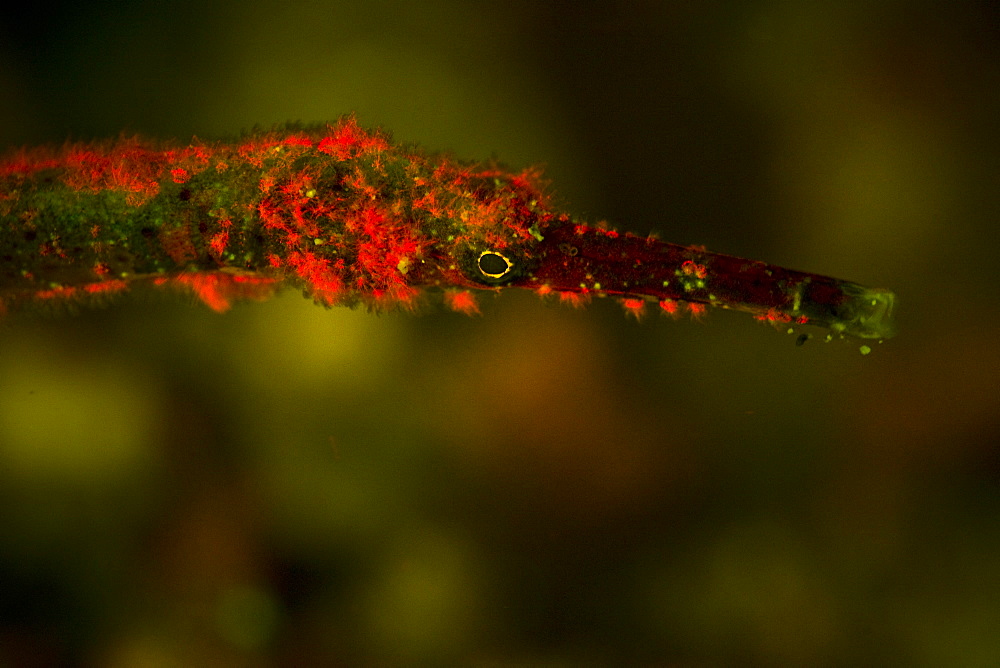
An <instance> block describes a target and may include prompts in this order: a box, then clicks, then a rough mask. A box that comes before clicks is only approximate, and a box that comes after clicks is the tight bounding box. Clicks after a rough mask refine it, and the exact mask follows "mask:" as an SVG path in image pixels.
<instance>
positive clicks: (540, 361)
mask: <svg viewBox="0 0 1000 668" xmlns="http://www.w3.org/2000/svg"><path fill="white" fill-rule="evenodd" d="M22 4H23V6H22V7H21V8H20V9H5V10H3V13H2V14H0V149H9V148H14V147H17V146H21V145H25V144H35V143H45V142H56V143H60V142H63V141H64V140H66V139H67V138H72V139H89V138H96V137H104V136H113V135H117V134H118V133H120V132H122V131H125V132H138V133H141V134H144V135H149V136H156V137H167V138H170V137H173V138H179V139H182V140H186V139H187V138H189V137H191V136H192V135H197V136H199V137H204V138H216V137H224V136H231V135H233V134H235V133H238V132H239V131H240V130H242V129H244V128H249V127H252V126H253V125H255V124H265V125H269V124H272V123H277V122H283V121H288V120H301V121H322V120H328V119H334V118H336V117H338V116H340V115H341V114H343V113H346V112H351V111H354V112H357V114H358V117H359V119H360V120H361V122H362V123H363V124H365V125H369V126H382V127H384V128H386V129H389V130H391V131H392V132H393V133H394V135H395V137H396V138H398V139H400V140H403V141H415V142H419V143H421V144H423V145H425V146H426V147H428V148H430V149H435V150H448V151H452V152H454V153H455V154H456V155H457V156H460V157H464V158H476V159H486V158H489V157H491V156H496V157H499V158H500V159H502V160H504V161H505V162H507V163H508V164H510V165H511V166H513V167H517V168H521V167H525V166H528V165H534V164H542V165H544V166H545V168H546V174H547V176H548V177H549V178H551V179H552V181H553V188H554V189H555V191H556V192H557V193H558V194H559V196H560V197H561V200H562V201H563V202H565V203H566V207H567V208H568V209H570V210H572V211H573V212H575V213H577V214H580V215H582V216H585V217H587V218H588V219H590V220H595V221H596V220H608V221H611V222H612V223H613V224H615V225H617V226H619V227H620V228H621V229H627V230H631V231H634V232H637V233H642V234H645V233H647V232H649V231H651V230H655V231H657V232H659V233H660V236H661V238H663V239H665V240H668V241H673V242H677V243H684V244H704V245H706V246H707V247H709V248H711V249H714V250H718V251H722V252H728V253H732V254H736V255H742V256H746V257H751V258H755V259H762V260H767V261H769V262H774V263H778V264H783V265H785V266H790V267H793V268H799V269H805V270H808V271H814V272H817V273H825V274H830V275H835V276H838V277H841V278H846V279H851V280H855V281H857V282H860V283H864V284H868V285H873V286H883V287H888V288H892V289H894V290H896V291H897V292H898V295H899V320H900V335H899V336H898V337H897V338H896V339H894V340H892V341H891V342H887V343H885V344H883V345H879V346H875V350H874V352H873V353H872V354H871V355H869V356H867V357H863V356H861V355H860V354H859V352H858V342H835V343H831V344H823V343H821V342H819V341H818V340H813V341H812V342H809V343H807V344H806V345H805V346H803V347H796V346H795V345H793V342H794V337H789V336H787V335H785V334H782V333H778V332H775V331H773V330H771V329H769V328H767V327H764V326H761V325H759V324H757V323H755V322H754V321H753V320H752V319H751V318H749V317H747V316H745V315H741V314H733V313H727V312H712V313H710V314H709V315H708V316H707V317H706V318H705V319H704V321H703V322H700V323H699V322H691V321H689V320H686V319H684V320H681V321H678V322H673V321H671V320H670V319H668V318H650V319H647V321H645V322H643V323H641V324H636V323H635V322H633V321H631V320H626V319H625V317H624V316H623V315H622V311H621V308H620V307H619V306H618V305H617V304H615V303H613V302H611V301H600V300H599V301H598V302H596V303H594V304H592V305H591V306H590V307H588V308H587V309H585V310H581V311H575V310H572V309H567V308H561V307H558V306H553V305H550V304H546V303H543V302H542V301H541V300H539V299H538V298H537V297H535V296H534V295H531V294H514V293H512V292H511V293H506V294H504V295H503V296H502V297H500V298H498V299H493V298H488V299H485V300H483V304H482V306H483V315H482V316H481V317H474V318H468V317H465V316H461V315H456V314H453V313H449V312H446V311H444V310H433V309H431V310H429V312H428V313H426V314H423V315H419V316H412V315H404V314H390V315H382V316H374V315H369V314H367V313H364V312H361V311H351V310H348V309H333V310H324V309H322V308H319V307H316V306H314V305H312V304H311V303H310V302H309V301H307V300H304V299H302V298H301V297H300V296H299V295H297V294H284V295H283V296H281V297H279V298H277V299H274V300H272V301H269V302H265V303H249V304H243V305H239V306H237V307H236V308H234V309H233V310H232V311H231V312H229V313H227V314H225V315H221V316H220V315H218V314H216V313H213V312H211V311H209V310H208V309H206V308H204V307H201V306H198V305H196V304H193V300H192V299H190V298H188V297H184V296H173V295H163V296H160V295H157V296H152V297H151V296H142V295H139V296H135V297H132V298H128V297H126V298H124V299H121V300H119V301H117V302H115V303H114V304H113V305H111V306H109V307H108V308H105V309H97V310H90V311H86V312H82V313H80V314H79V315H77V316H72V317H59V318H31V317H17V318H8V319H7V320H5V321H4V322H2V323H0V666H4V667H5V666H45V665H88V666H108V667H125V666H139V665H142V666H180V665H185V666H187V665H240V666H251V665H258V666H267V665H288V666H292V665H294V666H304V665H414V664H418V665H447V664H465V665H545V666H557V665H574V664H580V663H586V664H602V663H612V662H629V663H639V664H658V665H720V664H729V665H732V664H745V663H753V664H756V665H776V664H799V665H806V664H811V665H846V664H852V663H863V664H868V665H875V664H883V665H884V664H890V663H892V664H908V665H926V666H940V665H962V666H975V665H983V666H985V665H995V664H996V663H997V661H998V660H1000V632H998V629H1000V566H998V564H1000V447H998V445H997V443H998V441H1000V410H998V409H1000V399H998V390H1000V348H998V345H997V343H996V342H997V340H998V337H1000V317H998V315H1000V305H998V302H1000V297H998V287H1000V278H998V275H997V272H996V268H997V262H996V257H995V256H996V252H997V250H998V244H997V243H996V234H997V227H998V225H997V222H998V214H1000V206H998V202H1000V198H998V189H1000V159H998V156H1000V151H998V127H1000V126H998V124H997V119H998V118H1000V104H998V97H1000V65H998V63H1000V27H998V25H1000V13H998V10H997V9H996V5H995V4H994V3H988V2H958V3H948V4H945V3H933V2H919V1H918V2H912V1H905V2H904V1H901V0H900V1H893V0H874V1H872V2H865V3H860V2H844V3H796V2H779V1H772V2H769V1H756V2H710V3H667V2H643V1H638V2H635V1H632V2H619V3H596V2H569V1H565V2H528V1H525V0H509V1H508V2H504V3H473V2H461V1H459V0H433V1H431V2H412V3H411V2H387V1H384V2H364V3H362V2H357V3H340V2H321V1H317V0H313V1H307V2H301V3H287V2H277V1H275V0H251V1H250V2H217V1H213V0H202V1H199V2H192V1H190V0H182V1H181V2H173V3H157V4H154V3H138V2H137V3H120V2H110V1H108V0H104V1H100V2H90V3H70V2H61V1H57V2H55V3H46V4H45V5H44V7H43V8H42V9H38V10H32V9H29V8H28V7H27V3H22ZM35 12H38V13H35Z"/></svg>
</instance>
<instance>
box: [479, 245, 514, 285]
mask: <svg viewBox="0 0 1000 668" xmlns="http://www.w3.org/2000/svg"><path fill="white" fill-rule="evenodd" d="M476 267H478V268H479V271H480V273H482V275H483V276H484V277H485V278H488V279H491V280H494V281H497V280H500V279H502V278H504V277H506V276H507V275H508V274H510V272H511V271H513V269H514V263H513V262H511V261H510V260H509V259H508V258H507V257H505V256H504V255H503V253H498V252H497V251H492V250H489V251H483V252H482V253H480V254H479V257H478V258H476Z"/></svg>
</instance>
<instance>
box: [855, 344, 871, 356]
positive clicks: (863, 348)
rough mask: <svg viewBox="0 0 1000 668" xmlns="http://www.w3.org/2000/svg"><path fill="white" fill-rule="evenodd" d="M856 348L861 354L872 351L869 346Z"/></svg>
mask: <svg viewBox="0 0 1000 668" xmlns="http://www.w3.org/2000/svg"><path fill="white" fill-rule="evenodd" d="M858 350H860V351H861V354H862V355H867V354H868V353H870V352H871V351H872V349H871V347H870V346H861V347H860V348H858Z"/></svg>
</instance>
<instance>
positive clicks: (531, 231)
mask: <svg viewBox="0 0 1000 668" xmlns="http://www.w3.org/2000/svg"><path fill="white" fill-rule="evenodd" d="M531 204H532V206H534V205H535V202H532V203H531ZM528 234H530V235H531V236H533V237H534V238H535V240H536V241H544V240H545V237H543V236H542V233H541V232H539V231H538V223H535V224H534V225H532V226H531V227H529V228H528Z"/></svg>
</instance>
